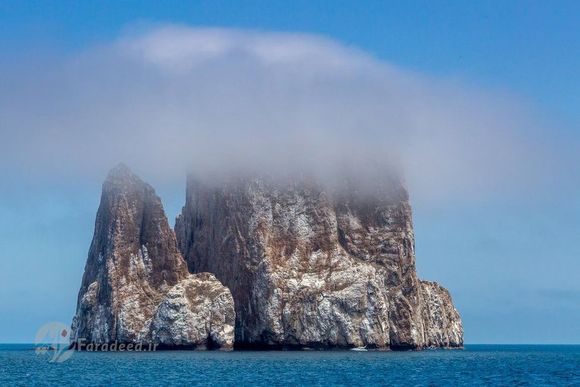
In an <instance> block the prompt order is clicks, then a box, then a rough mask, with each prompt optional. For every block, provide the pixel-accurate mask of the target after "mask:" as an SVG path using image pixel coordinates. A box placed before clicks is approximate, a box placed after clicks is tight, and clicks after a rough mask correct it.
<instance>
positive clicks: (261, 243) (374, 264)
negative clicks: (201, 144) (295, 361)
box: [176, 179, 463, 349]
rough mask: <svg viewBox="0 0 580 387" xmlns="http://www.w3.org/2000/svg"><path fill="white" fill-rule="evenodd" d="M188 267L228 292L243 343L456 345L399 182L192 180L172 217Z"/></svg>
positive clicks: (450, 312)
mask: <svg viewBox="0 0 580 387" xmlns="http://www.w3.org/2000/svg"><path fill="white" fill-rule="evenodd" d="M176 233H177V238H178V243H179V248H180V250H181V251H182V253H183V255H184V256H185V258H186V260H187V263H188V266H189V269H190V271H192V272H204V271H208V272H212V273H214V274H215V275H216V277H217V278H218V279H219V280H220V281H222V282H223V283H224V284H225V285H226V286H228V287H229V288H230V290H231V291H232V294H233V297H234V300H235V308H236V345H238V346H240V347H244V346H246V347H353V346H363V345H367V346H369V347H375V348H388V347H390V348H393V349H419V348H423V347H426V346H438V347H461V346H462V344H463V331H462V327H461V320H460V319H459V315H458V314H457V311H456V310H455V309H454V307H453V304H452V302H451V298H450V297H449V294H448V292H447V291H446V290H445V289H443V288H441V287H439V286H438V285H436V284H433V283H428V282H425V283H422V282H421V281H420V280H419V279H418V278H417V274H416V270H415V253H414V235H413V226H412V221H411V207H410V205H409V203H408V195H407V192H406V190H405V189H404V187H403V186H402V184H401V183H400V182H398V181H396V180H393V181H389V182H387V183H385V185H384V186H377V187H375V188H374V189H372V190H368V191H365V192H359V190H357V189H356V188H355V187H346V189H343V190H337V191H334V190H333V192H329V191H328V190H325V189H322V188H321V187H320V186H317V185H316V184H311V183H308V182H305V181H298V182H294V183H275V182H272V181H269V180H267V179H253V180H252V179H232V180H227V181H224V182H222V183H221V184H215V185H204V184H201V183H199V182H196V181H195V180H193V179H189V181H188V185H187V198H186V205H185V207H184V208H183V211H182V214H181V215H180V216H179V217H178V219H177V223H176Z"/></svg>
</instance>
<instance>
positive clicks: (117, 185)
mask: <svg viewBox="0 0 580 387" xmlns="http://www.w3.org/2000/svg"><path fill="white" fill-rule="evenodd" d="M234 316H235V312H234V307H233V299H232V296H231V293H230V291H229V290H228V289H227V288H226V287H224V286H223V285H222V284H221V283H220V282H219V281H218V280H217V279H216V278H215V277H214V276H212V275H210V274H207V273H204V274H196V275H190V274H189V272H188V270H187V265H186V263H185V261H184V259H183V257H182V256H181V254H180V252H179V250H178V248H177V244H176V239H175V234H174V232H173V230H171V228H170V227H169V224H168V222H167V218H166V216H165V213H164V210H163V207H162V205H161V201H160V199H159V197H158V196H157V195H156V194H155V191H154V190H153V188H152V187H151V186H150V185H148V184H146V183H144V182H143V181H141V180H140V179H139V178H138V177H137V176H135V175H134V174H133V173H132V172H131V171H130V170H129V169H128V168H127V167H125V166H123V165H120V166H118V167H116V168H115V169H113V170H112V171H111V172H110V173H109V175H108V177H107V179H106V181H105V183H104V184H103V191H102V196H101V203H100V206H99V210H98V213H97V219H96V222H95V232H94V236H93V241H92V244H91V247H90V250H89V256H88V259H87V263H86V266H85V273H84V276H83V280H82V284H81V289H80V291H79V296H78V304H77V312H76V315H75V317H74V319H73V326H72V335H71V340H72V341H73V342H80V341H84V342H87V343H101V344H104V343H113V342H118V343H146V344H148V343H153V344H158V345H160V346H161V347H163V346H167V347H179V346H184V347H192V348H208V347H210V348H224V349H227V348H231V347H232V346H233V338H234V337H233V330H234V328H233V324H234V320H235V317H234Z"/></svg>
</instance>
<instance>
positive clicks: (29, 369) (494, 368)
mask: <svg viewBox="0 0 580 387" xmlns="http://www.w3.org/2000/svg"><path fill="white" fill-rule="evenodd" d="M49 359H50V356H49V355H48V354H44V355H42V354H37V353H36V352H35V350H34V346H33V345H23V344H18V345H17V344H7V345H0V385H1V386H5V385H23V386H30V385H91V386H102V385H121V386H123V385H127V386H129V385H131V386H133V385H160V384H161V385H176V386H177V385H190V384H199V385H232V386H233V385H237V386H239V385H268V386H278V385H393V386H396V385H402V386H407V385H408V386H417V385H425V386H427V385H430V386H447V385H510V386H511V385H515V386H536V385H557V386H580V346H577V345H576V346H552V345H546V346H543V345H540V346H536V345H499V346H498V345H467V346H466V348H465V349H464V350H427V351H421V352H353V351H313V352H303V351H301V352H297V351H289V352H286V351H264V352H255V351H233V352H213V351H210V352H201V351H200V352H192V351H166V352H161V351H159V352H139V353H136V352H99V353H95V352H93V353H87V352H75V353H73V354H72V356H71V357H70V359H68V360H66V361H64V362H61V363H55V362H53V363H51V362H49Z"/></svg>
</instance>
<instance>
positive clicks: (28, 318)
mask: <svg viewBox="0 0 580 387" xmlns="http://www.w3.org/2000/svg"><path fill="white" fill-rule="evenodd" d="M232 3H233V2H225V1H224V2H222V1H214V2H188V3H187V4H184V3H183V2H178V1H176V2H171V1H165V2H162V3H161V2H139V3H138V2H131V1H125V2H112V1H111V2H107V1H103V2H68V1H44V2H38V1H30V2H16V1H14V2H12V1H0V50H1V52H2V55H1V56H0V65H8V66H10V65H14V64H15V63H16V64H17V65H22V66H24V67H25V66H26V65H28V64H30V63H33V65H32V66H35V65H34V63H35V61H37V60H38V58H39V57H42V58H43V61H46V58H47V57H48V58H61V57H68V56H72V55H75V54H76V53H79V52H83V51H86V50H88V49H90V48H91V47H96V46H100V45H107V44H108V43H109V42H111V41H114V40H116V39H117V38H118V37H119V36H120V35H123V34H124V33H125V32H126V31H128V30H129V31H130V30H133V29H136V28H137V29H138V28H140V27H139V26H141V25H151V24H162V23H173V24H175V23H177V24H183V25H187V26H191V27H214V26H216V27H234V28H241V29H252V30H258V31H280V32H301V33H308V34H316V35H322V36H324V37H326V38H330V39H333V40H336V41H339V42H340V43H342V44H343V45H346V46H349V47H350V46H352V47H354V48H357V49H360V50H363V51H365V52H367V53H369V54H371V55H372V56H373V57H375V58H378V59H379V60H384V61H388V62H389V63H392V64H395V65H397V66H399V67H400V68H402V69H405V70H409V71H413V72H417V73H420V74H424V75H425V76H428V77H432V78H435V79H439V80H444V81H446V82H447V81H449V82H461V84H463V85H467V86H468V87H473V88H481V89H484V90H485V91H486V92H487V91H489V92H490V93H492V95H496V94H494V93H499V94H501V95H505V94H507V95H513V96H516V97H515V98H516V99H517V100H518V101H523V103H525V104H526V106H527V107H528V109H530V110H532V111H533V116H534V118H535V119H537V120H538V121H540V122H542V125H538V127H537V128H534V129H530V131H533V132H534V133H533V137H534V138H536V139H539V140H540V141H545V142H549V143H550V144H552V145H553V146H554V147H556V149H557V148H558V147H559V146H561V147H562V148H566V149H567V150H568V151H571V153H572V154H574V153H578V152H577V150H578V148H577V144H578V143H579V142H580V113H579V111H578V106H579V105H580V77H579V76H578V69H579V68H580V29H579V28H577V20H578V17H579V15H580V3H578V2H575V1H569V2H567V1H557V2H540V1H510V2H503V1H485V2H484V1H482V2H477V4H476V3H475V2H463V1H457V2H453V1H449V2H437V1H421V2H413V1H408V2H400V3H394V2H392V3H390V2H382V1H376V2H375V1H367V2H360V1H356V2H354V1H353V2H330V1H329V2H323V1H293V2H287V1H268V2H266V1H263V2H261V1H247V2H239V3H237V4H232ZM57 60H58V59H57ZM43 63H45V62H43ZM47 63H51V62H50V61H49V62H47ZM35 68H39V69H41V68H42V67H35ZM0 79H4V78H0ZM11 86H12V84H8V87H11ZM3 87H7V86H6V85H4V86H3ZM14 92H16V93H17V92H19V90H14ZM39 93H40V91H39ZM3 101H5V100H3V99H1V98H0V103H1V102H3ZM29 113H30V114H31V115H34V114H35V112H34V111H33V110H32V111H30V112H29ZM6 122H8V120H6V121H4V120H2V117H1V116H0V134H2V136H3V137H8V138H10V134H9V133H10V131H12V130H15V129H13V128H11V127H9V125H8V124H7V123H6ZM39 130H41V129H39ZM524 134H526V133H524ZM530 136H532V133H531V132H530ZM30 151H31V150H30V148H27V152H30ZM556 153H557V152H556ZM550 154H551V153H550ZM25 156H27V155H25ZM31 157H32V156H31ZM569 160H571V163H572V164H573V163H574V162H578V158H577V157H576V158H574V157H572V158H571V159H569ZM545 161H546V163H545V164H546V165H548V166H549V168H554V170H553V171H548V174H551V175H552V176H553V179H552V180H549V179H548V180H544V181H543V183H542V185H541V187H539V188H538V187H536V188H537V189H527V190H526V189H521V187H520V189H519V191H518V192H517V193H516V194H507V193H505V192H503V191H501V189H498V191H497V192H491V193H488V194H486V195H484V196H483V197H480V198H478V199H477V200H467V199H466V200H462V199H461V198H457V197H455V196H448V197H446V199H445V200H442V201H439V202H438V203H437V205H433V203H432V202H431V201H429V200H424V199H423V196H425V195H423V194H422V193H418V192H411V197H412V199H413V198H414V197H415V200H414V202H413V204H414V216H415V218H414V221H415V227H416V237H417V265H418V270H419V273H420V275H421V276H422V277H423V278H425V279H429V280H437V281H439V282H441V283H442V284H444V285H445V286H447V287H448V288H449V289H450V290H451V292H452V295H453V297H454V300H455V302H456V305H457V307H458V309H459V311H460V312H461V314H462V317H463V320H464V326H465V330H466V333H465V339H466V342H467V343H579V342H580V336H579V332H580V329H579V328H580V325H579V321H580V308H579V306H580V285H579V282H580V281H578V278H580V259H579V258H580V243H578V242H579V241H580V181H578V179H577V178H578V174H574V173H561V172H562V169H566V168H569V169H574V165H570V163H568V164H566V165H565V164H564V163H553V164H551V163H550V160H545ZM575 165H576V166H577V165H578V164H575ZM137 169H138V168H137ZM576 169H577V168H576ZM138 172H141V174H142V175H143V177H144V178H146V179H148V180H151V182H152V183H154V184H155V186H156V187H157V188H158V191H159V193H160V195H161V196H162V199H163V200H164V203H165V205H166V210H167V212H168V215H169V217H170V218H173V217H174V216H175V215H176V214H177V213H178V211H179V209H180V206H181V205H182V203H183V201H184V194H183V189H184V187H183V184H179V183H175V182H171V183H168V182H166V181H164V180H163V179H162V178H159V177H158V176H148V175H147V171H146V170H143V171H139V170H138ZM0 173H1V175H0V179H1V180H2V184H1V185H0V308H1V310H2V313H1V316H2V317H1V318H0V342H16V341H17V342H29V341H31V340H32V339H33V336H34V334H35V332H36V329H37V328H38V327H39V326H41V325H42V324H44V323H45V322H48V321H63V322H69V321H70V319H71V318H72V315H73V313H74V308H75V303H76V294H77V291H78V286H79V285H80V281H81V276H82V272H83V267H84V262H85V259H86V254H87V251H88V247H89V244H90V239H91V236H92V227H93V222H94V216H95V213H96V208H97V205H98V200H99V190H100V183H101V181H100V180H101V179H102V176H104V173H105V171H104V170H98V171H97V172H95V173H94V174H92V175H90V176H87V177H85V178H83V177H82V176H81V177H79V176H78V175H71V176H69V177H67V175H66V174H59V173H57V172H55V174H54V175H55V176H53V175H52V174H50V173H45V174H42V175H40V176H39V175H38V173H36V171H31V170H29V169H27V166H23V167H21V168H18V167H17V166H14V165H8V164H6V165H4V166H2V168H0ZM57 175H58V176H57ZM94 176H97V178H95V177H94ZM170 222H171V220H170Z"/></svg>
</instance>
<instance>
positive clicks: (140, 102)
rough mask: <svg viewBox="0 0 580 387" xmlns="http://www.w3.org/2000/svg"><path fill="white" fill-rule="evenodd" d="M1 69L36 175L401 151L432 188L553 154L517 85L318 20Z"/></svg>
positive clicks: (396, 158)
mask: <svg viewBox="0 0 580 387" xmlns="http://www.w3.org/2000/svg"><path fill="white" fill-rule="evenodd" d="M2 70H3V71H2V75H0V81H1V82H2V85H3V86H2V88H1V89H0V131H1V132H0V135H1V136H2V141H1V142H0V153H1V154H0V161H1V163H2V164H1V165H2V167H3V168H6V169H9V170H22V171H27V173H32V174H41V175H42V174H44V175H46V174H50V175H54V176H65V177H66V176H69V177H75V176H89V177H93V176H94V177H97V176H98V177H102V174H103V172H104V171H105V170H106V169H107V168H109V167H110V166H112V165H114V164H115V163H117V162H119V161H124V162H125V163H127V164H129V165H131V166H133V167H135V168H136V169H137V170H142V171H148V173H151V174H157V175H158V176H161V177H164V178H168V179H183V176H184V174H185V171H187V170H191V171H193V172H195V173H198V174H210V175H211V174H214V173H220V172H224V171H237V170H255V169H261V170H266V171H268V172H272V173H286V172H293V171H296V170H303V169H306V170H308V171H312V172H316V173H320V174H323V175H329V174H337V173H340V169H341V168H343V167H344V166H349V167H350V168H351V169H352V170H355V171H360V174H364V171H366V170H367V169H368V168H369V166H373V167H375V168H378V169H379V170H381V169H382V168H387V167H388V166H392V165H398V166H402V168H403V169H404V171H405V174H406V176H407V180H408V181H409V184H410V186H411V188H412V189H413V190H414V195H423V196H432V197H434V198H436V197H446V196H448V195H449V194H459V195H464V194H466V193H467V194H476V193H477V194H488V193H492V192H497V190H498V189H499V188H506V187H510V186H514V185H515V186H519V187H522V186H525V185H526V184H531V183H532V182H534V181H536V180H537V178H538V176H541V175H543V174H544V172H545V170H546V169H547V168H548V167H547V166H546V165H547V164H549V162H547V160H551V159H552V151H551V150H550V149H549V148H548V147H546V146H544V145H542V146H540V144H539V143H538V142H537V141H536V140H534V139H535V138H536V137H534V133H536V131H537V129H538V128H535V127H534V125H531V121H532V117H530V116H529V115H528V114H527V113H525V111H524V110H523V109H522V108H521V106H519V104H518V103H517V101H516V100H515V99H514V98H513V97H510V96H509V95H506V94H501V93H490V92H486V91H482V90H476V89H474V88H469V87H466V86H462V85H461V84H460V83H459V82H452V81H442V80H437V79H433V78H430V77H428V76H424V75H421V74H416V73H413V72H409V71H405V70H402V69H400V68H397V67H395V66H392V65H390V64H388V63H385V62H383V61H379V60H377V59H374V58H372V57H370V56H368V55H366V54H365V53H363V52H360V51H357V50H355V49H353V48H350V47H345V46H343V45H341V44H339V43H337V42H334V41H331V40H328V39H323V38H320V37H316V36H311V35H299V34H278V33H263V32H246V31H237V30H224V29H192V28H187V27H180V26H165V27H161V28H155V29H151V30H148V31H146V32H144V33H139V34H130V35H126V36H123V37H121V38H119V39H118V40H117V41H115V42H112V43H110V44H107V45H103V46H100V47H93V48H91V49H88V50H87V51H85V52H82V53H80V54H76V55H75V56H72V57H67V58H60V59H54V58H53V59H44V60H38V59H36V60H28V61H23V63H16V64H15V63H12V64H10V65H9V64H4V65H3V68H2Z"/></svg>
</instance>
